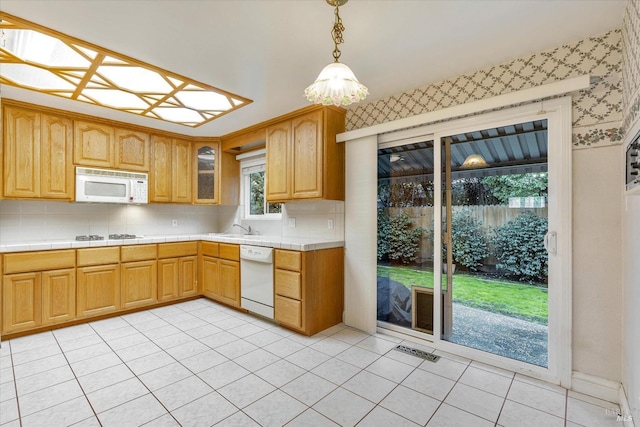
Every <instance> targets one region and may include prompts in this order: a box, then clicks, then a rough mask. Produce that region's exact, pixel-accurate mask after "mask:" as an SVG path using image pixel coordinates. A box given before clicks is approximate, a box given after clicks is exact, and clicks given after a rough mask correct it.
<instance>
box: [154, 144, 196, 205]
mask: <svg viewBox="0 0 640 427" xmlns="http://www.w3.org/2000/svg"><path fill="white" fill-rule="evenodd" d="M151 142H152V152H153V154H152V156H151V159H152V161H151V174H150V179H149V181H150V182H149V190H150V191H149V201H150V202H156V203H191V202H192V196H191V191H192V188H191V182H192V181H191V172H192V167H191V148H192V147H191V143H190V142H189V141H182V140H179V139H172V138H168V137H166V136H159V135H153V136H152V137H151Z"/></svg>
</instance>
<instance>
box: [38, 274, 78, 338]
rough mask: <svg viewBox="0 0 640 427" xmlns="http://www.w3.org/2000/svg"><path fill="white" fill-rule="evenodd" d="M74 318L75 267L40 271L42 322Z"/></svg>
mask: <svg viewBox="0 0 640 427" xmlns="http://www.w3.org/2000/svg"><path fill="white" fill-rule="evenodd" d="M75 318H76V269H75V268H68V269H65V270H54V271H43V272H42V324H43V325H52V324H55V323H61V322H67V321H69V320H73V319H75Z"/></svg>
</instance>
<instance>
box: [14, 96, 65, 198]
mask: <svg viewBox="0 0 640 427" xmlns="http://www.w3.org/2000/svg"><path fill="white" fill-rule="evenodd" d="M3 139H4V191H3V195H4V197H5V198H9V199H11V198H15V199H31V198H38V199H54V200H73V193H74V183H73V165H72V152H73V151H72V150H73V126H72V121H71V120H70V119H67V118H64V117H59V116H54V115H48V114H42V113H38V112H35V111H32V110H28V109H22V108H17V107H5V108H4V138H3Z"/></svg>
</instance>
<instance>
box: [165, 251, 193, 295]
mask: <svg viewBox="0 0 640 427" xmlns="http://www.w3.org/2000/svg"><path fill="white" fill-rule="evenodd" d="M197 254H198V243H197V242H180V243H161V244H159V245H158V279H157V282H158V300H159V301H169V300H172V299H175V298H180V297H188V296H193V295H197V294H198V256H197Z"/></svg>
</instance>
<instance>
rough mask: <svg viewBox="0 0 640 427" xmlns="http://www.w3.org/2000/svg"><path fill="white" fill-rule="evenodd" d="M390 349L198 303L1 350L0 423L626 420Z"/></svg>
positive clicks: (456, 361)
mask: <svg viewBox="0 0 640 427" xmlns="http://www.w3.org/2000/svg"><path fill="white" fill-rule="evenodd" d="M398 343H403V344H406V345H409V346H412V347H418V348H420V346H419V345H416V344H415V343H406V342H401V341H400V340H398V339H396V338H393V337H390V336H387V335H367V334H365V333H362V332H359V331H356V330H353V329H350V328H347V327H345V326H344V325H338V326H335V327H333V328H330V329H328V330H326V331H323V332H322V333H320V334H318V335H316V336H313V337H304V336H300V335H297V334H293V333H291V332H290V331H288V330H286V329H283V328H280V327H278V326H276V325H274V324H272V323H270V322H267V321H264V320H262V319H259V318H256V317H254V316H251V315H246V314H243V313H239V312H237V311H234V310H231V309H228V308H226V307H223V306H220V305H218V304H216V303H213V302H211V301H208V300H206V299H198V300H194V301H189V302H184V303H179V304H175V305H172V306H166V307H161V308H155V309H151V310H148V311H143V312H139V313H134V314H128V315H124V316H120V317H114V318H111V319H106V320H101V321H96V322H92V323H87V324H83V325H78V326H73V327H68V328H64V329H58V330H55V331H52V332H45V333H41V334H37V335H31V336H27V337H22V338H16V339H12V340H9V341H4V342H2V347H1V349H0V384H1V385H0V425H1V426H2V427H14V426H23V427H30V426H36V427H45V426H46V427H54V426H66V425H76V426H100V425H101V426H105V427H109V426H117V427H125V426H139V425H149V426H178V425H181V426H211V425H219V426H257V425H260V426H281V425H287V426H323V427H324V426H335V425H340V426H353V425H358V426H385V427H386V426H418V425H420V426H425V425H427V426H465V427H466V426H496V425H497V426H504V427H508V426H518V427H523V426H524V427H526V426H536V427H537V426H545V427H553V426H567V427H570V426H598V427H600V426H607V425H611V426H620V425H621V423H619V422H617V421H616V415H615V414H616V411H617V410H618V409H619V408H618V406H617V405H616V404H613V403H610V402H605V401H602V400H598V399H595V398H593V397H589V396H586V395H582V394H579V393H574V392H571V391H567V390H565V389H563V388H561V387H558V386H555V385H552V384H548V383H544V382H541V381H538V380H535V379H531V378H527V377H524V376H521V375H519V374H514V373H513V372H509V371H505V370H503V369H498V368H494V367H491V366H487V365H483V364H481V363H477V362H473V361H469V360H466V359H463V358H460V357H458V356H454V355H450V354H447V353H441V352H438V351H436V354H438V353H439V354H440V356H441V359H440V360H439V361H438V362H436V363H433V362H429V361H424V360H422V359H420V358H417V357H414V356H411V355H407V354H404V353H400V352H398V351H396V350H394V349H393V347H395V346H396V345H397V344H398ZM422 348H423V349H425V350H428V351H432V349H430V348H427V347H422Z"/></svg>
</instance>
